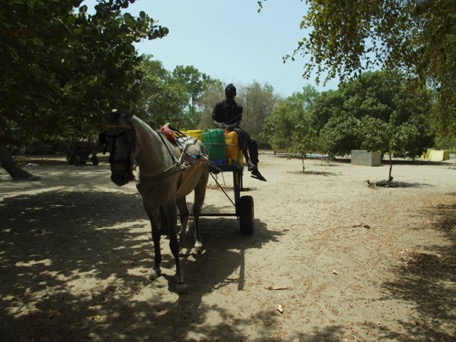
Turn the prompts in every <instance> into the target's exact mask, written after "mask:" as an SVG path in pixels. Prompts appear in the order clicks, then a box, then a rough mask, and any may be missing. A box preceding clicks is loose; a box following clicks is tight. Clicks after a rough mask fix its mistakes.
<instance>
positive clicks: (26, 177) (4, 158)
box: [0, 145, 40, 181]
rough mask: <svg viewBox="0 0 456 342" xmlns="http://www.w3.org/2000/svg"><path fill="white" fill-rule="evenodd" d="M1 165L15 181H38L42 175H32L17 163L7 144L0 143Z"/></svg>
mask: <svg viewBox="0 0 456 342" xmlns="http://www.w3.org/2000/svg"><path fill="white" fill-rule="evenodd" d="M0 165H1V166H2V167H3V168H4V169H5V170H6V172H8V173H9V174H10V176H11V177H12V178H13V180H15V181H36V180H39V179H40V177H38V176H34V175H32V174H31V173H29V172H27V171H25V170H24V169H22V168H21V167H20V166H19V165H17V163H16V162H15V161H14V159H13V157H12V156H11V153H9V151H8V149H7V148H6V146H5V145H0Z"/></svg>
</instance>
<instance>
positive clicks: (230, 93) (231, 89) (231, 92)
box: [225, 83, 236, 102]
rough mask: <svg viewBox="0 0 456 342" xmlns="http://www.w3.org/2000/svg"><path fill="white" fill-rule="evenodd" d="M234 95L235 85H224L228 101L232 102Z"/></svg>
mask: <svg viewBox="0 0 456 342" xmlns="http://www.w3.org/2000/svg"><path fill="white" fill-rule="evenodd" d="M235 96H236V87H235V86H234V85H233V84H232V83H230V84H228V85H227V86H226V87H225V97H226V100H227V101H228V102H234V97H235Z"/></svg>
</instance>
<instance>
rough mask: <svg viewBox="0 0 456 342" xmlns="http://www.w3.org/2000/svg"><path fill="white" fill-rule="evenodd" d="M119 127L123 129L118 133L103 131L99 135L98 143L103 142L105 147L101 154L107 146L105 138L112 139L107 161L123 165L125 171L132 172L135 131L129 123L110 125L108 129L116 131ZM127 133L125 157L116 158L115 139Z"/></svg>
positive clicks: (104, 152)
mask: <svg viewBox="0 0 456 342" xmlns="http://www.w3.org/2000/svg"><path fill="white" fill-rule="evenodd" d="M119 129H123V130H122V131H120V132H119V133H114V134H109V133H107V132H104V133H102V134H101V135H100V143H102V144H103V143H104V144H105V147H104V150H103V154H106V151H107V148H108V140H107V139H106V138H109V139H112V141H111V151H110V153H109V159H108V161H109V163H110V164H111V165H125V173H128V172H130V173H131V174H132V172H133V169H134V165H133V157H132V154H133V152H134V147H135V140H136V132H135V130H134V128H133V126H132V125H131V124H130V125H117V126H116V125H110V126H109V130H110V131H114V132H116V131H117V130H119ZM124 135H127V139H128V140H129V143H130V144H129V147H128V153H127V157H126V158H123V159H116V158H115V155H116V145H117V144H116V141H117V139H118V138H120V137H122V136H124Z"/></svg>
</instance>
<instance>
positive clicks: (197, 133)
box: [182, 129, 203, 141]
mask: <svg viewBox="0 0 456 342" xmlns="http://www.w3.org/2000/svg"><path fill="white" fill-rule="evenodd" d="M182 133H184V134H185V135H188V136H190V137H193V138H196V139H198V140H199V141H203V130H201V129H190V130H188V131H182Z"/></svg>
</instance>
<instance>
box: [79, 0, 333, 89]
mask: <svg viewBox="0 0 456 342" xmlns="http://www.w3.org/2000/svg"><path fill="white" fill-rule="evenodd" d="M89 3H95V1H94V0H91V1H88V2H87V5H88V6H90V5H89ZM127 11H128V12H130V13H131V14H132V15H138V13H139V12H140V11H144V12H146V13H147V14H148V15H149V16H150V17H152V18H153V19H154V20H158V25H161V26H165V27H167V28H168V29H169V31H170V32H169V34H168V35H167V36H166V37H165V38H163V39H154V40H144V41H142V42H140V43H139V44H137V49H138V52H139V53H140V54H148V55H153V59H156V60H159V61H161V62H162V63H163V66H164V67H165V68H166V69H167V70H169V71H172V70H173V69H174V68H175V67H176V66H178V65H182V66H194V67H195V68H197V69H198V70H199V71H200V72H202V73H205V74H207V75H209V76H211V77H213V78H217V79H219V80H221V81H222V82H223V83H224V84H228V83H233V84H234V85H237V86H248V85H250V84H252V83H253V82H254V81H256V82H258V83H260V84H262V85H264V84H266V83H268V84H270V85H271V86H272V87H273V88H274V90H275V92H276V93H277V94H278V95H280V96H282V97H287V96H290V95H291V94H293V93H294V92H300V91H302V89H303V87H305V86H307V85H312V86H315V87H316V88H317V89H318V90H319V91H324V90H328V89H336V88H337V80H334V81H330V82H329V83H328V84H327V85H326V86H325V87H323V86H322V85H321V84H320V85H317V84H315V79H309V80H305V79H303V77H302V74H303V71H304V70H303V66H304V63H305V61H304V59H303V58H302V57H297V58H296V60H295V61H291V60H288V61H287V62H286V63H283V58H282V57H283V56H285V55H288V54H290V55H291V54H292V53H293V51H294V49H295V48H296V47H297V45H298V42H299V41H300V40H301V39H302V38H303V37H304V33H305V32H304V31H302V30H301V29H300V23H301V19H302V16H303V15H304V14H305V13H306V5H305V1H303V2H301V1H300V0H267V1H265V2H263V9H262V11H261V12H260V13H258V3H257V1H256V0H137V1H136V3H134V4H133V5H130V7H129V8H128V9H127Z"/></svg>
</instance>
